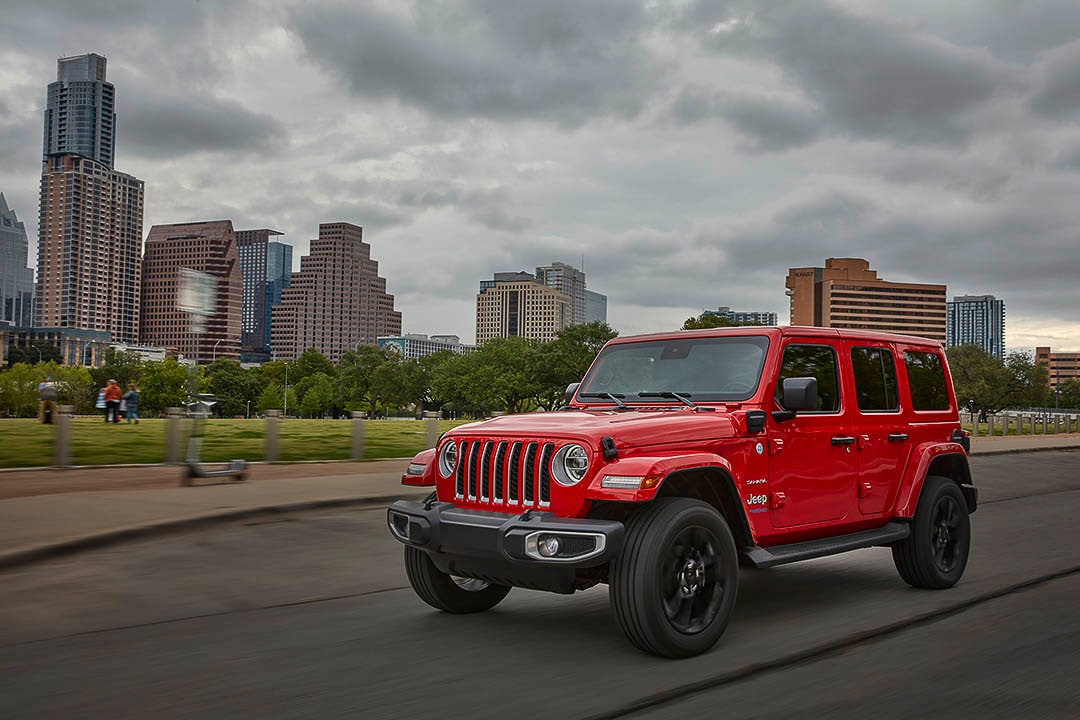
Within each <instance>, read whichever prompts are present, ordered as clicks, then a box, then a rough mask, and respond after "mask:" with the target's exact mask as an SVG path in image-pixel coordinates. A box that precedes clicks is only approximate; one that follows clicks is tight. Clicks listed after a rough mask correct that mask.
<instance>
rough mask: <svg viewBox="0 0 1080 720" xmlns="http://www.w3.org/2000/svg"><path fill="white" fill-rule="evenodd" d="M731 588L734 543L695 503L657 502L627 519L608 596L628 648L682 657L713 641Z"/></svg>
mask: <svg viewBox="0 0 1080 720" xmlns="http://www.w3.org/2000/svg"><path fill="white" fill-rule="evenodd" d="M738 586H739V566H738V556H737V553H736V551H735V541H734V539H733V538H732V536H731V530H730V529H729V528H728V524H727V521H725V520H724V518H723V516H721V515H720V513H718V512H717V511H716V510H715V509H714V508H713V507H712V506H711V505H708V504H706V503H704V502H701V501H700V500H691V499H689V498H661V499H660V500H656V501H654V502H653V503H652V504H651V505H650V506H648V507H647V508H645V509H643V510H642V511H640V512H638V513H637V514H635V515H633V516H631V517H630V519H629V520H628V522H627V526H626V541H625V544H624V545H623V548H622V551H621V552H620V553H619V555H618V556H617V557H616V558H615V561H614V562H613V563H612V568H611V575H610V587H609V589H608V595H609V597H610V600H611V607H612V610H613V611H614V613H615V617H616V618H617V619H618V621H619V625H620V626H622V629H623V632H625V633H626V636H627V637H628V638H629V639H630V641H631V642H632V643H634V645H636V646H637V647H638V648H639V649H641V650H644V651H645V652H647V653H651V654H653V655H660V656H662V657H669V658H683V657H690V656H692V655H699V654H701V653H703V652H705V651H707V650H709V649H710V648H711V647H712V646H713V645H715V644H716V641H717V640H719V639H720V636H721V635H723V633H724V630H725V629H726V628H727V624H728V620H729V619H730V617H731V611H732V609H733V608H734V607H735V595H736V593H737V592H738Z"/></svg>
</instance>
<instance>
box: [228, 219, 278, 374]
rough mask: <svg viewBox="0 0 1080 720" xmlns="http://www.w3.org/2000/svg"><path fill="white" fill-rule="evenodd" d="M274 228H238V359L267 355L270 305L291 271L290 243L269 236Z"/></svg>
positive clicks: (266, 357)
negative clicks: (240, 280) (241, 285)
mask: <svg viewBox="0 0 1080 720" xmlns="http://www.w3.org/2000/svg"><path fill="white" fill-rule="evenodd" d="M275 235H281V233H279V232H278V231H277V230H270V229H267V228H262V229H260V230H237V231H236V244H237V249H238V251H239V254H240V274H241V275H242V276H243V278H244V299H243V303H242V305H241V312H240V353H241V359H243V360H246V361H252V362H265V361H266V360H269V359H270V328H271V325H272V322H271V319H272V312H271V311H272V309H273V307H274V305H277V304H278V303H280V302H281V291H282V290H283V289H284V288H287V287H288V286H289V278H290V276H291V275H292V245H287V244H285V243H281V242H276V241H274V240H271V239H270V238H271V237H272V236H275Z"/></svg>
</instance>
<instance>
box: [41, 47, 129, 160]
mask: <svg viewBox="0 0 1080 720" xmlns="http://www.w3.org/2000/svg"><path fill="white" fill-rule="evenodd" d="M105 63H106V60H105V58H103V57H102V56H101V55H96V54H94V53H89V54H87V55H79V56H76V57H67V58H60V59H59V60H58V61H57V63H56V82H54V83H50V84H49V89H48V94H47V96H46V100H45V148H44V155H45V156H46V157H48V156H49V155H62V154H64V153H74V154H76V155H81V156H83V157H86V158H90V159H91V160H96V161H97V162H99V163H101V164H102V165H104V166H105V167H107V168H112V166H113V159H114V150H115V142H116V112H115V108H114V102H115V99H116V90H115V89H114V88H113V84H112V83H110V82H106V81H105Z"/></svg>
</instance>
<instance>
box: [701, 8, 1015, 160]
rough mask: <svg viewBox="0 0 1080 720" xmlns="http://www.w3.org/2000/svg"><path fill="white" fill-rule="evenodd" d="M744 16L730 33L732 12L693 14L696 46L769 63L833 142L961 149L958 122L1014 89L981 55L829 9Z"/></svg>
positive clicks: (1005, 70) (999, 66) (1006, 74)
mask: <svg viewBox="0 0 1080 720" xmlns="http://www.w3.org/2000/svg"><path fill="white" fill-rule="evenodd" d="M751 7H753V8H754V11H753V12H752V13H748V14H746V15H743V16H742V17H741V19H740V18H739V17H738V16H736V19H738V20H739V22H737V23H732V24H731V25H729V26H724V25H722V23H723V22H724V21H725V19H727V21H728V22H731V21H732V20H731V18H730V17H728V16H727V13H730V12H731V10H732V8H731V7H730V6H725V7H724V8H723V9H722V12H716V11H715V10H711V11H710V12H705V11H704V10H703V9H701V8H699V9H698V13H697V15H695V16H693V17H694V19H695V22H697V23H699V25H698V26H697V28H696V31H697V33H698V36H699V37H700V38H702V39H703V40H704V42H705V43H706V44H707V45H708V46H709V47H711V48H713V49H714V50H715V51H718V52H725V53H737V54H747V55H750V56H752V57H756V58H759V59H764V60H768V61H770V62H775V63H777V64H778V65H779V66H780V67H781V68H782V69H783V71H784V73H785V75H786V76H787V77H788V78H790V79H791V81H793V82H794V83H795V84H796V85H797V86H798V87H799V88H800V89H801V90H802V91H803V92H804V93H805V94H806V95H807V96H808V97H809V98H810V99H811V100H813V101H814V102H815V103H817V104H818V105H819V106H820V107H821V109H822V111H823V112H824V113H825V115H826V116H827V117H828V119H829V121H830V122H831V124H832V125H833V126H834V127H835V129H836V130H838V131H840V132H847V133H851V134H854V135H857V136H864V137H872V138H881V139H886V140H890V141H892V142H897V143H932V144H942V143H945V144H956V143H963V142H965V141H966V140H967V139H968V138H969V137H970V128H969V127H968V124H967V122H966V119H965V114H966V113H968V112H970V111H972V110H973V109H975V108H977V107H978V106H979V104H980V103H982V102H984V101H986V100H989V99H990V98H991V97H993V95H994V94H995V93H996V92H999V91H1002V90H1004V89H1005V88H1008V87H1009V86H1010V84H1011V81H1012V76H1013V72H1012V69H1011V68H1010V67H1009V66H1007V65H1005V64H1003V63H1001V62H998V61H996V60H995V59H994V58H993V57H992V56H991V55H990V54H989V53H987V52H985V51H982V50H971V49H967V48H963V47H959V46H956V45H952V44H950V43H947V42H945V41H943V40H941V39H940V38H937V37H933V36H929V35H926V34H923V33H920V32H917V31H915V30H913V29H911V28H910V27H908V26H904V25H900V24H897V23H891V22H888V21H884V20H881V19H879V18H873V17H869V16H862V15H855V14H852V13H849V12H846V11H844V10H842V9H840V8H838V7H835V6H832V5H829V4H814V5H811V4H810V3H806V2H778V3H770V4H767V5H760V4H754V5H752V6H751ZM706 8H711V6H706ZM707 17H709V18H710V19H709V20H705V18H707ZM718 27H724V28H730V29H729V30H728V29H725V31H723V32H717V28H718Z"/></svg>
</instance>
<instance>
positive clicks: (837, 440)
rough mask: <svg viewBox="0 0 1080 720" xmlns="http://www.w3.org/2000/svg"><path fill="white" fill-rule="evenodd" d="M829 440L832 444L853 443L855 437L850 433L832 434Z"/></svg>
mask: <svg viewBox="0 0 1080 720" xmlns="http://www.w3.org/2000/svg"><path fill="white" fill-rule="evenodd" d="M829 442H831V443H832V444H833V445H854V444H855V438H854V437H852V436H851V435H833V437H832V439H831V440H830V441H829Z"/></svg>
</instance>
